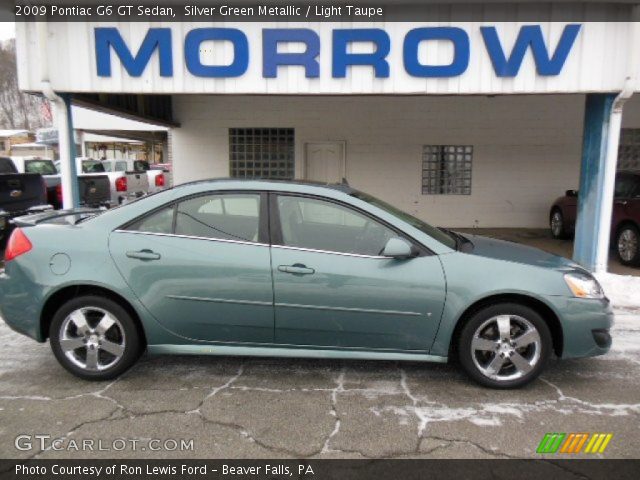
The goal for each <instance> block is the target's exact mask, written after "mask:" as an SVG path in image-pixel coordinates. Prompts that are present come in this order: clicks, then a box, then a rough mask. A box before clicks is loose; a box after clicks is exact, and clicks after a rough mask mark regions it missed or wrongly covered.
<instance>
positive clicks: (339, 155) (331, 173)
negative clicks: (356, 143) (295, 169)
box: [305, 142, 346, 183]
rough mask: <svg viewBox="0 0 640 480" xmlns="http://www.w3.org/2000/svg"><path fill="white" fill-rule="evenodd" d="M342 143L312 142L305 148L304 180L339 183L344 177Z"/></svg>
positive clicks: (343, 149)
mask: <svg viewBox="0 0 640 480" xmlns="http://www.w3.org/2000/svg"><path fill="white" fill-rule="evenodd" d="M344 154H345V148H344V142H313V143H307V144H306V146H305V179H306V180H313V181H316V182H326V183H340V182H341V181H342V179H343V178H345V177H346V168H345V158H344V157H345V155H344Z"/></svg>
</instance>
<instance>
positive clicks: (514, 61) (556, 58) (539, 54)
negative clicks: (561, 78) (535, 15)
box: [480, 24, 580, 77]
mask: <svg viewBox="0 0 640 480" xmlns="http://www.w3.org/2000/svg"><path fill="white" fill-rule="evenodd" d="M480 31H481V32H482V38H483V39H484V43H485V45H486V47H487V52H488V53H489V57H490V58H491V63H493V69H494V70H495V72H496V75H498V76H499V77H515V76H516V75H517V74H518V71H519V70H520V65H521V64H522V60H523V59H524V55H525V53H526V52H527V49H528V48H529V47H531V52H532V53H533V59H534V60H535V62H536V69H537V71H538V74H539V75H558V74H559V73H560V71H561V70H562V67H563V66H564V63H565V61H566V60H567V56H568V55H569V51H570V50H571V47H572V46H573V43H574V42H575V39H576V37H577V36H578V32H579V31H580V25H579V24H571V25H566V26H565V27H564V30H563V32H562V36H561V37H560V41H559V42H558V46H557V47H556V51H555V53H554V54H553V57H551V58H550V57H549V52H548V50H547V46H546V44H545V41H544V39H543V37H542V29H541V28H540V25H527V26H524V27H522V28H521V29H520V32H519V33H518V38H517V39H516V43H515V45H514V47H513V50H512V51H511V55H510V56H509V60H507V58H506V56H505V53H504V50H503V48H502V45H501V43H500V39H499V38H498V33H497V32H496V28H495V27H480Z"/></svg>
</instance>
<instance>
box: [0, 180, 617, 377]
mask: <svg viewBox="0 0 640 480" xmlns="http://www.w3.org/2000/svg"><path fill="white" fill-rule="evenodd" d="M17 224H18V226H19V228H16V229H15V230H14V232H13V234H12V236H11V238H10V240H9V243H8V246H7V249H6V252H5V270H4V272H2V273H1V275H0V308H1V310H2V312H1V313H2V317H3V318H4V319H5V321H6V322H7V324H9V326H11V327H12V328H13V329H14V330H16V331H18V332H20V333H23V334H25V335H27V336H29V337H31V338H33V339H35V340H37V341H39V342H44V341H46V340H47V339H49V341H50V343H51V348H52V350H53V353H54V355H55V356H56V358H57V359H58V361H59V362H60V363H61V364H62V365H63V366H64V367H65V368H66V369H67V370H69V371H70V372H72V373H73V374H75V375H77V376H79V377H81V378H85V379H91V380H103V379H109V378H113V377H116V376H117V375H120V374H121V373H122V372H124V371H125V370H126V369H127V368H129V367H130V366H131V365H132V364H133V363H134V362H135V361H136V359H137V358H138V356H139V355H140V354H141V352H142V351H143V350H145V349H146V350H147V351H148V352H149V353H152V354H155V353H174V354H205V355H254V356H284V357H307V358H309V357H311V358H343V359H381V360H410V361H435V362H445V361H447V359H453V358H456V359H458V360H459V363H460V364H461V366H462V368H464V370H465V371H466V372H467V373H468V374H469V375H470V376H471V378H473V379H474V380H476V381H477V382H479V383H481V384H483V385H485V386H490V387H494V388H514V387H519V386H522V385H524V384H526V383H528V382H530V381H531V380H533V379H534V378H536V377H537V376H538V375H539V374H540V372H541V371H542V369H543V368H544V366H545V363H546V362H547V360H548V359H549V357H550V356H551V355H552V354H555V355H557V356H559V357H561V358H575V357H587V356H594V355H601V354H604V353H606V352H607V351H608V350H609V348H610V345H611V337H610V335H609V328H610V326H611V324H612V320H613V315H612V311H611V308H610V305H609V301H608V300H607V299H606V297H605V296H604V294H603V292H602V289H601V288H600V285H599V284H598V282H597V281H596V280H595V279H594V278H593V277H592V276H591V275H590V274H589V273H588V272H587V271H585V270H584V269H582V268H580V267H579V266H578V265H576V264H574V263H572V262H571V261H569V260H566V259H564V258H561V257H557V256H554V255H551V254H548V253H545V252H542V251H540V250H536V249H533V248H529V247H525V246H521V245H517V244H513V243H508V242H503V241H499V240H492V239H488V238H483V237H480V236H474V235H469V236H466V235H462V234H459V233H455V232H452V231H449V230H445V229H438V228H434V227H432V226H430V225H428V224H426V223H425V222H423V221H421V220H419V219H417V218H414V217H413V216H411V215H408V214H407V213H404V212H402V211H400V210H398V209H396V208H395V207H393V206H391V205H388V204H386V203H385V202H383V201H381V200H378V199H376V198H374V197H372V196H369V195H367V194H365V193H362V192H359V191H357V190H354V189H353V188H351V187H349V186H348V185H313V184H304V183H291V182H277V181H240V180H208V181H200V182H194V183H190V184H184V185H181V186H179V187H175V188H172V189H169V190H165V191H162V192H159V193H157V194H153V195H150V196H147V197H144V198H142V199H140V200H137V201H135V202H132V203H130V204H128V205H125V206H122V207H119V208H116V209H113V210H108V211H90V210H74V211H62V212H45V213H42V214H38V215H32V216H29V217H25V218H23V219H19V220H18V221H17Z"/></svg>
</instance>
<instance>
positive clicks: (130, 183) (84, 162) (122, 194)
mask: <svg viewBox="0 0 640 480" xmlns="http://www.w3.org/2000/svg"><path fill="white" fill-rule="evenodd" d="M56 168H57V169H58V171H60V161H57V162H56ZM76 170H77V172H78V173H79V174H80V173H82V174H85V175H96V176H98V175H107V176H108V177H109V183H110V184H111V205H114V206H115V205H121V204H123V203H126V202H128V201H130V200H133V199H135V198H138V197H141V196H142V195H145V194H147V193H149V180H148V178H147V175H146V174H145V173H139V172H130V171H125V172H108V171H107V170H106V169H105V167H104V165H103V164H102V162H101V161H99V160H93V159H91V158H81V157H78V158H76Z"/></svg>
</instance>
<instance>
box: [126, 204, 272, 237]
mask: <svg viewBox="0 0 640 480" xmlns="http://www.w3.org/2000/svg"><path fill="white" fill-rule="evenodd" d="M174 209H175V211H174ZM126 229H127V230H130V231H136V232H145V233H165V234H175V235H185V236H189V237H200V238H211V239H222V240H235V241H245V242H258V241H259V235H260V194H259V193H237V194H235V193H228V194H211V195H201V196H198V197H193V198H189V199H187V200H183V201H179V202H177V203H175V204H173V205H171V206H167V207H165V208H162V209H160V210H157V211H155V212H153V213H151V214H148V215H146V216H144V217H142V218H141V219H139V220H137V221H135V222H133V223H131V224H130V225H129V226H128V227H127V228H126Z"/></svg>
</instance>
